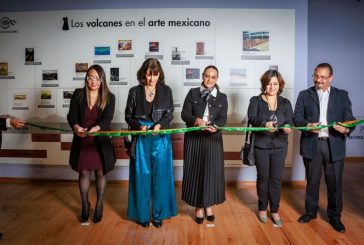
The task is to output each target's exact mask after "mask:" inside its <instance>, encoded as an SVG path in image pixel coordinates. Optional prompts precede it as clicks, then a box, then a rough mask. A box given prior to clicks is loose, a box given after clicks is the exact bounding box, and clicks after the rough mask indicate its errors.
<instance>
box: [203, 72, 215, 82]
mask: <svg viewBox="0 0 364 245" xmlns="http://www.w3.org/2000/svg"><path fill="white" fill-rule="evenodd" d="M202 75H203V77H204V78H205V79H209V78H210V79H211V80H216V79H217V76H210V75H207V74H205V73H204V74H202Z"/></svg>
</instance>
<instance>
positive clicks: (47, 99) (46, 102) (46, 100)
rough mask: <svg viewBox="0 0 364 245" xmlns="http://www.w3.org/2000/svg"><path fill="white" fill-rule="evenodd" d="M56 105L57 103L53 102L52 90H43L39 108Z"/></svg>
mask: <svg viewBox="0 0 364 245" xmlns="http://www.w3.org/2000/svg"><path fill="white" fill-rule="evenodd" d="M54 107H55V105H54V104H53V103H52V91H51V90H41V91H40V101H39V104H38V108H54Z"/></svg>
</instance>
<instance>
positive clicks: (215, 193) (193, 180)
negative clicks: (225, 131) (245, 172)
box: [182, 88, 227, 208]
mask: <svg viewBox="0 0 364 245" xmlns="http://www.w3.org/2000/svg"><path fill="white" fill-rule="evenodd" d="M207 102H208V108H209V116H210V119H211V124H213V125H217V126H220V127H221V126H224V125H225V123H226V117H227V99H226V95H225V94H223V93H220V92H218V93H217V95H216V97H214V96H210V98H209V99H208V101H204V100H203V98H201V94H200V91H199V88H197V89H191V90H190V92H189V93H188V95H187V97H186V99H185V102H184V105H183V110H182V119H183V120H184V121H185V122H186V124H187V126H193V122H194V121H195V119H196V117H199V118H202V117H203V113H204V111H205V108H206V105H207ZM182 200H183V201H185V202H186V203H187V204H189V205H191V206H194V207H198V208H202V207H209V206H212V205H214V204H220V203H223V202H224V201H225V177H224V148H223V141H222V133H221V131H217V132H216V133H210V132H207V131H197V132H189V133H185V137H184V165H183V181H182Z"/></svg>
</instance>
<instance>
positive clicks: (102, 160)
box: [67, 65, 115, 223]
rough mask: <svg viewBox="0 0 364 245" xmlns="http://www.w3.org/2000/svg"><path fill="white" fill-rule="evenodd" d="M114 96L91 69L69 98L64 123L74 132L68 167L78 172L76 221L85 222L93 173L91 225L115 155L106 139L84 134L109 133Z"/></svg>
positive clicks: (96, 70) (102, 76)
mask: <svg viewBox="0 0 364 245" xmlns="http://www.w3.org/2000/svg"><path fill="white" fill-rule="evenodd" d="M114 109H115V96H114V95H113V94H112V93H111V92H110V90H109V88H108V86H107V83H106V77H105V72H104V70H103V69H102V67H101V66H99V65H92V66H91V67H90V68H89V69H88V70H87V74H86V77H85V86H84V87H83V88H82V89H76V91H75V92H74V93H73V95H72V98H71V104H70V109H69V112H68V115H67V120H68V123H69V125H70V127H71V128H72V129H73V130H74V134H73V141H72V146H71V153H70V165H71V167H72V169H73V170H75V171H78V172H79V188H80V193H81V199H82V212H81V218H80V221H81V223H82V222H86V221H87V220H88V218H89V210H90V203H89V201H88V191H89V187H90V179H91V172H92V171H94V172H95V177H96V192H97V202H96V206H95V213H94V222H95V223H97V222H100V221H101V219H102V211H103V196H104V192H105V187H106V174H107V173H108V172H110V171H111V170H112V169H113V168H114V166H115V152H114V147H113V144H112V142H111V138H110V137H108V136H96V137H93V136H88V135H87V134H86V132H90V133H93V132H97V131H100V130H103V131H105V130H111V127H110V124H111V120H112V118H113V115H114Z"/></svg>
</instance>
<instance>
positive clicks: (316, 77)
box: [312, 74, 331, 80]
mask: <svg viewBox="0 0 364 245" xmlns="http://www.w3.org/2000/svg"><path fill="white" fill-rule="evenodd" d="M312 77H313V79H315V80H318V79H321V80H326V79H328V78H330V77H331V75H329V76H326V77H325V76H319V75H316V74H312Z"/></svg>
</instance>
